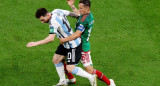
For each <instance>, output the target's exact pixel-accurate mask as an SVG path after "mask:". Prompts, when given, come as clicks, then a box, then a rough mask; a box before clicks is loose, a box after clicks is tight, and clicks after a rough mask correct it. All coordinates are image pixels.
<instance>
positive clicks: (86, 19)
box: [81, 12, 93, 22]
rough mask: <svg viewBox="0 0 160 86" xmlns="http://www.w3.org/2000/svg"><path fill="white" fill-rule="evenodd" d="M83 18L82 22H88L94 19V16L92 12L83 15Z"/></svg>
mask: <svg viewBox="0 0 160 86" xmlns="http://www.w3.org/2000/svg"><path fill="white" fill-rule="evenodd" d="M81 17H82V18H81V22H87V21H88V20H91V19H93V14H92V13H91V12H90V13H87V14H85V15H82V16H81Z"/></svg>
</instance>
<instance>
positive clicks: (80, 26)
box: [76, 24, 85, 32]
mask: <svg viewBox="0 0 160 86" xmlns="http://www.w3.org/2000/svg"><path fill="white" fill-rule="evenodd" d="M76 29H77V30H80V31H81V32H83V31H84V30H85V27H84V25H83V24H80V25H79V26H78V27H77V28H76Z"/></svg>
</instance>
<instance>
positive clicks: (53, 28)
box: [49, 25, 57, 34]
mask: <svg viewBox="0 0 160 86" xmlns="http://www.w3.org/2000/svg"><path fill="white" fill-rule="evenodd" d="M49 28H50V30H49V34H56V33H57V29H56V28H55V27H54V26H53V25H50V26H49Z"/></svg>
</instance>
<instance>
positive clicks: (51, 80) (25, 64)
mask: <svg viewBox="0 0 160 86" xmlns="http://www.w3.org/2000/svg"><path fill="white" fill-rule="evenodd" d="M78 1H79V0H76V2H75V6H76V7H78ZM91 3H92V5H91V12H92V13H93V15H94V20H95V23H94V27H93V29H92V33H91V37H90V43H91V56H92V60H93V63H94V67H95V68H96V69H98V70H100V71H102V72H103V73H104V74H105V75H106V76H107V77H108V78H112V79H114V80H115V83H116V85H117V86H160V1H159V0H149V1H148V0H91ZM40 7H45V8H47V9H48V10H49V11H52V10H53V9H56V8H59V9H65V10H70V11H71V8H70V7H69V6H68V4H67V2H66V0H0V86H52V85H54V84H57V83H58V81H59V77H58V75H57V72H56V69H55V66H54V64H53V63H52V57H53V55H54V52H55V50H56V48H57V46H58V45H59V40H58V39H56V40H55V41H54V42H52V43H49V44H46V45H41V46H36V47H32V48H27V47H26V44H27V43H28V42H30V41H38V40H41V39H44V38H45V37H47V36H48V33H49V28H48V24H41V22H40V21H38V20H37V19H36V18H35V11H36V10H37V9H38V8H40ZM68 19H69V21H70V24H71V26H72V28H73V29H74V25H75V22H76V19H73V18H71V17H68ZM78 66H80V67H82V64H81V63H80V64H79V65H78ZM75 77H76V78H77V83H76V84H75V85H74V84H72V85H71V86H90V84H89V81H88V80H87V79H84V78H81V77H79V76H75ZM98 86H106V84H105V83H103V82H101V81H99V80H98Z"/></svg>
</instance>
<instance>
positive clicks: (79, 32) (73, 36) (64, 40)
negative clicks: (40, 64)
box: [59, 30, 82, 44]
mask: <svg viewBox="0 0 160 86" xmlns="http://www.w3.org/2000/svg"><path fill="white" fill-rule="evenodd" d="M81 34H82V32H81V31H80V30H76V32H75V33H73V34H72V35H70V36H68V37H66V38H59V40H60V43H61V44H64V43H65V42H67V41H71V40H74V39H76V38H78V37H80V36H81Z"/></svg>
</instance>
